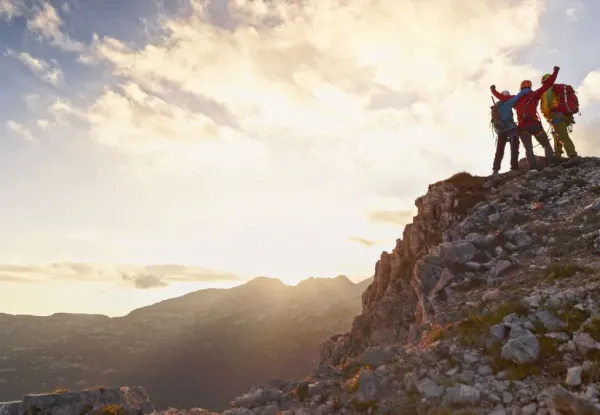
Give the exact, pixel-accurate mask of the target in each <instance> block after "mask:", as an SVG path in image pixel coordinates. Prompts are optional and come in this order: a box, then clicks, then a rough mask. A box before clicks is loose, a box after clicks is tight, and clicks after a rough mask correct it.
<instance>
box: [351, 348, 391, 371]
mask: <svg viewBox="0 0 600 415" xmlns="http://www.w3.org/2000/svg"><path fill="white" fill-rule="evenodd" d="M395 356H396V353H394V351H393V350H391V349H390V348H383V347H368V348H367V349H366V350H365V351H364V352H363V353H362V354H361V355H360V356H358V357H357V358H356V362H358V363H363V364H365V365H369V366H371V367H375V368H376V367H378V366H381V365H383V364H386V363H389V362H391V361H392V360H393V359H394V357H395Z"/></svg>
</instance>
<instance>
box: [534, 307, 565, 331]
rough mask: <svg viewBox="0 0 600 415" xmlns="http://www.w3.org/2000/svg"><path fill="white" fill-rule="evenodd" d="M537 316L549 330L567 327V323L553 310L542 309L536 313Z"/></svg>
mask: <svg viewBox="0 0 600 415" xmlns="http://www.w3.org/2000/svg"><path fill="white" fill-rule="evenodd" d="M535 316H536V318H537V319H538V320H539V321H540V322H541V323H542V324H543V325H544V327H545V328H546V329H548V330H553V331H558V330H561V329H565V328H567V323H566V322H564V321H562V320H561V319H559V318H558V317H556V316H555V315H554V313H552V312H551V311H548V310H540V311H538V312H536V313H535Z"/></svg>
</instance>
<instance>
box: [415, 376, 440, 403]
mask: <svg viewBox="0 0 600 415" xmlns="http://www.w3.org/2000/svg"><path fill="white" fill-rule="evenodd" d="M417 389H418V391H419V392H421V393H422V394H423V396H425V397H426V398H429V399H432V398H440V397H441V396H442V395H443V394H444V388H443V387H442V386H440V385H438V383H437V382H436V381H434V380H433V379H425V380H423V381H422V382H420V383H419V384H418V385H417Z"/></svg>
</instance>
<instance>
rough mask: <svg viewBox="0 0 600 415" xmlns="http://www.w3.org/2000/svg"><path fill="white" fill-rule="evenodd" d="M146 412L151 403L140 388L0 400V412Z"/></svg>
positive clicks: (100, 414) (0, 414)
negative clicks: (1, 401) (18, 399)
mask: <svg viewBox="0 0 600 415" xmlns="http://www.w3.org/2000/svg"><path fill="white" fill-rule="evenodd" d="M33 414H40V415H41V414H44V415H109V414H114V415H148V414H155V410H154V406H153V405H152V402H150V399H149V398H148V394H147V393H146V391H145V390H144V388H142V387H120V388H105V387H96V388H90V389H86V390H83V391H77V392H69V391H63V392H61V391H57V392H54V393H47V394H37V395H25V396H24V397H23V398H22V399H21V400H20V401H15V402H6V403H0V415H33Z"/></svg>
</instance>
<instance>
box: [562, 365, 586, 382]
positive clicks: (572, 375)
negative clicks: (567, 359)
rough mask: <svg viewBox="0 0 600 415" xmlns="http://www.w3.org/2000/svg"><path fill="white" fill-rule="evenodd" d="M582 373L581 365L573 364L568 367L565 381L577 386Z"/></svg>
mask: <svg viewBox="0 0 600 415" xmlns="http://www.w3.org/2000/svg"><path fill="white" fill-rule="evenodd" d="M582 373H583V369H582V367H581V366H575V367H571V368H569V370H568V371H567V378H566V379H565V383H566V384H567V385H570V386H579V385H581V374H582Z"/></svg>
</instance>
